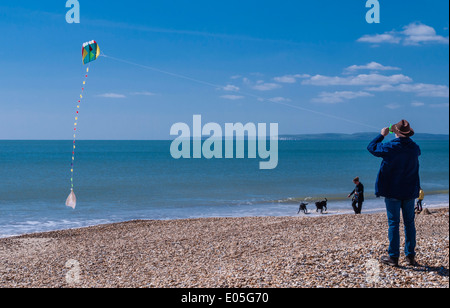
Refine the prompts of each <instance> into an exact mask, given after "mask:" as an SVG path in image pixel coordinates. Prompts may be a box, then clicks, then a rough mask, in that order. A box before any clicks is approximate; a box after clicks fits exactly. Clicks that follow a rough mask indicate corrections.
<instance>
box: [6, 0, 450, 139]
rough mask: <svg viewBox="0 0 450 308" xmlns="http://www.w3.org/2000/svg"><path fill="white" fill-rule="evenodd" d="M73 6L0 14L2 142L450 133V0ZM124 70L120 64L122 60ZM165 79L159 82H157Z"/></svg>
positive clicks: (27, 7) (19, 5) (48, 4)
mask: <svg viewBox="0 0 450 308" xmlns="http://www.w3.org/2000/svg"><path fill="white" fill-rule="evenodd" d="M79 2H80V15H81V23H80V24H68V23H67V22H66V20H65V15H66V12H67V10H68V9H67V8H66V7H65V1H64V0H61V1H25V0H23V1H20V0H17V1H8V2H6V3H5V1H3V2H2V3H1V4H0V30H1V31H0V39H1V41H2V43H3V48H2V49H1V50H0V55H1V57H0V65H1V70H2V74H1V75H0V84H1V89H2V95H1V98H0V108H1V109H0V139H71V137H72V131H73V117H74V112H75V108H76V100H77V97H78V96H79V92H80V90H81V84H82V81H83V77H84V70H85V67H83V66H82V64H81V45H82V43H83V42H86V41H89V40H93V39H94V40H96V41H97V42H98V43H99V45H100V47H101V49H102V52H103V53H104V54H105V55H107V56H109V57H110V58H107V57H101V58H99V59H98V60H97V61H96V62H94V63H93V64H92V65H91V72H90V75H89V79H88V83H87V86H86V92H85V96H84V101H83V105H82V106H81V114H80V119H79V123H78V125H79V126H78V128H79V138H81V139H168V138H169V137H170V136H169V132H170V127H171V126H172V125H173V124H174V123H176V122H186V123H188V124H189V123H191V122H192V116H193V115H194V114H201V115H202V117H203V120H204V121H205V122H216V123H219V124H221V125H224V123H229V122H231V123H234V122H243V123H247V122H254V123H261V122H263V123H279V133H280V134H306V133H325V132H341V133H353V132H364V131H379V129H381V128H382V127H384V126H387V125H389V124H390V123H396V122H398V121H399V120H401V119H402V118H406V119H408V120H409V121H410V122H411V123H412V125H413V127H414V128H415V130H416V131H417V132H427V133H446V134H448V130H449V115H448V112H449V110H448V108H449V105H448V93H449V88H448V85H449V63H448V59H449V39H448V37H449V33H448V31H449V30H448V27H449V17H448V10H449V7H448V2H447V1H407V2H405V1H399V0H389V1H386V0H384V1H383V0H380V7H381V23H380V24H368V23H367V22H366V20H365V15H366V12H367V10H368V9H367V8H366V7H365V1H363V0H360V1H354V0H344V1H331V0H327V1H325V0H323V1H283V0H279V1H261V0H259V1H248V0H245V1H242V0H241V1H234V0H229V1H226V2H225V1H220V2H219V1H197V0H195V1H179V0H178V1H167V0H166V1H141V0H128V1H99V0H96V1H86V0H79ZM117 59H119V60H117ZM152 68H155V69H157V70H159V71H157V70H154V69H152Z"/></svg>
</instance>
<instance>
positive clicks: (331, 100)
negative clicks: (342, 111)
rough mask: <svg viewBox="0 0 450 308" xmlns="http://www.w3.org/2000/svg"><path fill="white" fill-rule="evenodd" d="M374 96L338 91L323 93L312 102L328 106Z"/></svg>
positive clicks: (365, 93) (366, 93)
mask: <svg viewBox="0 0 450 308" xmlns="http://www.w3.org/2000/svg"><path fill="white" fill-rule="evenodd" d="M369 96H373V94H370V93H368V92H363V91H358V92H352V91H336V92H322V93H320V94H319V97H317V98H314V99H313V100H312V101H313V102H315V103H327V104H336V103H342V102H344V101H345V100H349V99H355V98H359V97H369Z"/></svg>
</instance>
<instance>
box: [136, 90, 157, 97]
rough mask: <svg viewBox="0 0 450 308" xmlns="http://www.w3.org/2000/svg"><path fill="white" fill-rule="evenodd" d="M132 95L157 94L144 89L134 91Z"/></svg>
mask: <svg viewBox="0 0 450 308" xmlns="http://www.w3.org/2000/svg"><path fill="white" fill-rule="evenodd" d="M131 95H143V96H154V95H156V94H155V93H152V92H148V91H143V92H133V93H131Z"/></svg>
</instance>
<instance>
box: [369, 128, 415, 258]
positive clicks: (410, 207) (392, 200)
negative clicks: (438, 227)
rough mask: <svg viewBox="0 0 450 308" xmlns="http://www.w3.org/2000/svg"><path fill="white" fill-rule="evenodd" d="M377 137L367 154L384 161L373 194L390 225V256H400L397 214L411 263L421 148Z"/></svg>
mask: <svg viewBox="0 0 450 308" xmlns="http://www.w3.org/2000/svg"><path fill="white" fill-rule="evenodd" d="M383 140H384V136H383V135H381V134H380V135H379V136H378V137H376V138H375V139H374V140H373V141H372V142H371V143H370V144H369V146H368V147H367V149H368V150H369V152H370V153H372V154H373V155H374V156H376V157H381V158H383V161H382V163H381V168H380V172H379V173H378V177H377V181H376V185H375V194H376V195H377V197H385V203H386V211H387V216H388V223H389V231H388V234H389V256H390V257H391V259H394V260H395V259H398V257H399V255H400V211H401V212H402V215H403V223H404V226H405V255H406V256H407V257H408V258H410V259H411V258H412V260H414V256H415V248H416V228H415V222H414V217H415V213H414V200H415V199H417V198H418V197H419V192H420V177H419V156H420V155H421V151H420V147H419V146H418V145H417V144H416V143H415V142H414V141H412V140H411V139H410V138H409V137H400V138H396V139H394V140H392V141H390V142H387V143H384V144H383Z"/></svg>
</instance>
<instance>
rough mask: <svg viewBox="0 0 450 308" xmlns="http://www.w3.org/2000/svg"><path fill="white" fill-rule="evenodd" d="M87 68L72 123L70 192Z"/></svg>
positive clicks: (72, 186) (72, 185)
mask: <svg viewBox="0 0 450 308" xmlns="http://www.w3.org/2000/svg"><path fill="white" fill-rule="evenodd" d="M89 68H90V64H89V65H88V67H87V68H86V75H85V76H84V80H83V86H82V87H81V94H80V98H79V99H78V101H77V108H76V113H75V123H74V129H73V148H72V162H71V164H70V174H71V176H70V185H71V189H72V191H73V188H74V184H73V176H74V168H75V149H76V143H77V132H78V119H79V115H80V107H81V102H82V100H83V94H84V88H85V87H86V81H87V78H88V74H89Z"/></svg>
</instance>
